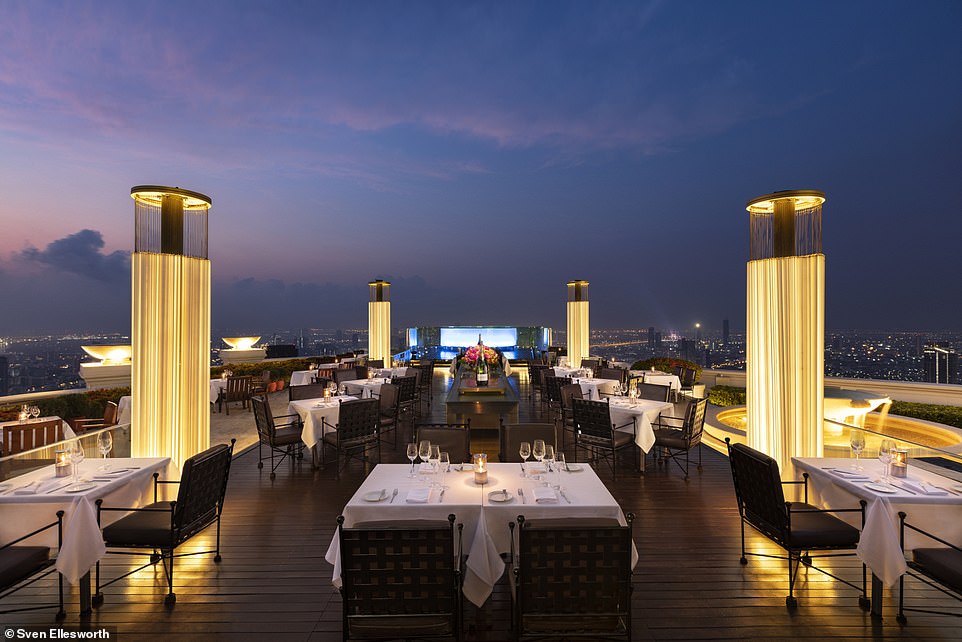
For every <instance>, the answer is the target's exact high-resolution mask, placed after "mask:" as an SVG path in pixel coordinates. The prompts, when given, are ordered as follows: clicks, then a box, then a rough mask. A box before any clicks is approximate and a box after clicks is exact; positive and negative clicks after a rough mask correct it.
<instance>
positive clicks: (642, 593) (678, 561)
mask: <svg viewBox="0 0 962 642" xmlns="http://www.w3.org/2000/svg"><path fill="white" fill-rule="evenodd" d="M446 381H448V380H446V379H445V377H444V376H443V374H442V373H441V371H440V370H438V371H437V372H436V374H435V391H434V405H433V407H432V408H431V410H430V412H426V413H425V419H430V420H432V421H443V420H444V407H443V399H444V395H443V388H444V385H445V382H446ZM521 393H522V401H521V420H522V421H526V420H529V421H535V420H539V419H541V413H540V407H539V404H537V403H534V402H532V401H531V400H530V399H529V397H528V390H527V387H526V384H525V383H524V379H523V378H522V384H521ZM253 421H254V419H253V416H250V422H251V424H252V425H253ZM408 434H409V433H408ZM405 436H407V435H405V434H402V436H401V438H400V439H399V447H398V451H397V452H394V451H392V450H391V449H390V448H385V449H384V450H383V456H384V461H386V462H397V463H401V462H403V463H407V459H406V458H405V456H404V446H403V444H404V443H405V439H404V437H405ZM480 438H481V439H482V440H483V441H481V442H479V443H480V444H482V445H483V446H484V448H485V450H487V451H488V452H489V453H490V454H494V453H496V452H497V437H496V434H494V433H490V434H488V435H487V436H481V437H480ZM704 459H705V466H704V470H703V471H702V472H701V473H698V472H695V471H693V474H692V478H691V480H690V481H689V482H687V483H686V482H685V481H684V480H683V478H682V475H681V473H679V471H678V470H677V469H674V470H672V469H666V468H663V467H655V466H654V465H653V464H652V463H651V459H649V460H648V463H649V470H648V472H647V473H646V474H645V475H644V476H641V475H637V474H634V475H633V474H630V473H629V472H628V471H627V463H626V464H625V466H623V467H622V469H621V470H620V471H619V477H618V482H617V483H616V484H615V483H612V482H611V475H610V472H609V471H608V470H606V469H605V467H602V468H601V469H600V470H599V474H600V475H601V477H602V479H603V480H605V481H606V483H608V486H609V489H610V490H611V492H612V494H613V495H614V496H615V498H616V499H617V500H618V501H619V503H620V504H621V506H622V507H623V509H624V510H625V511H631V512H633V513H635V516H636V519H635V529H634V536H635V542H636V545H637V548H638V552H639V563H638V566H637V567H636V568H635V573H634V579H633V585H634V596H633V619H634V621H633V626H634V630H635V636H634V638H635V639H636V640H695V639H739V640H741V639H754V640H773V639H792V640H802V639H812V640H824V639H832V638H844V639H847V640H848V639H881V638H883V637H884V638H886V639H905V640H951V639H962V629H960V628H959V624H958V620H957V619H956V618H947V617H938V616H927V615H924V614H912V617H911V619H910V622H909V624H908V626H907V627H905V628H902V627H900V626H899V625H898V624H897V623H896V622H895V604H894V599H895V596H894V595H893V594H892V593H891V592H888V593H887V596H886V601H885V617H884V619H883V620H882V621H873V620H872V618H871V617H870V616H869V615H868V614H866V613H863V612H862V611H861V610H859V608H858V603H857V597H856V595H855V593H854V592H852V591H850V590H847V589H846V590H842V589H844V587H842V588H839V587H838V586H837V585H836V584H834V583H832V582H831V580H829V579H828V578H825V577H824V576H822V575H821V574H819V573H815V572H812V573H811V574H808V575H806V574H805V572H804V571H802V572H801V575H800V582H799V585H798V587H799V591H798V597H799V608H798V610H797V611H796V612H794V613H791V612H789V611H787V610H786V608H785V595H786V594H787V578H786V571H785V564H784V562H779V561H775V560H767V561H766V560H758V559H752V560H751V561H750V562H749V564H748V566H745V567H743V566H741V565H740V564H739V562H738V559H739V551H740V549H739V523H738V515H737V511H736V508H735V500H734V495H733V491H732V483H731V474H730V471H729V468H728V462H727V460H726V459H725V458H724V457H723V456H721V455H719V454H718V453H715V452H713V451H710V450H706V451H705V455H704ZM309 461H310V460H309V458H305V459H304V460H303V461H302V462H298V463H296V464H294V465H288V464H286V463H285V464H283V465H282V466H281V467H280V468H279V469H278V471H277V478H276V480H274V481H273V482H271V480H270V479H269V477H268V469H267V468H265V469H264V470H258V468H257V449H256V447H255V448H254V449H253V450H252V451H248V452H247V453H245V454H242V455H240V456H239V457H237V458H236V460H235V462H234V465H233V468H232V470H231V481H230V488H229V491H228V497H227V503H226V506H225V513H224V520H225V521H224V531H223V538H222V553H223V562H221V563H220V564H219V565H218V564H214V563H213V561H211V559H210V558H209V557H208V556H197V557H187V558H182V559H179V560H178V562H177V564H178V566H177V573H176V581H177V586H176V587H175V591H176V592H177V596H178V597H177V604H176V606H175V607H174V608H173V610H171V611H168V610H167V609H166V608H165V607H164V604H163V599H164V595H165V594H166V586H165V583H164V575H163V571H162V569H160V568H156V569H148V570H144V571H141V572H139V573H137V574H135V575H134V576H132V577H130V578H127V579H126V580H123V581H121V582H118V583H117V584H115V585H113V586H111V587H109V588H108V589H107V593H106V600H105V602H104V604H103V605H102V606H100V607H99V608H97V609H95V610H94V613H93V614H92V615H91V616H90V617H89V618H87V619H84V620H82V619H81V618H80V617H79V615H78V613H77V606H76V604H77V594H76V591H75V590H71V593H70V594H69V596H68V597H69V600H70V604H69V607H68V612H69V615H68V618H67V621H66V623H65V625H66V626H68V627H77V626H78V625H82V626H84V627H88V628H91V629H97V628H100V627H104V626H106V627H109V628H110V629H112V630H114V631H116V632H119V633H120V634H121V635H120V637H119V639H120V640H139V639H151V640H167V639H176V640H217V639H223V640H272V641H274V640H318V641H321V640H324V641H327V640H332V641H333V640H340V639H341V603H340V598H339V596H338V593H337V591H336V589H334V588H333V587H332V586H331V582H330V580H331V570H332V569H331V567H330V565H328V564H327V562H325V561H324V554H325V552H326V551H327V547H328V544H329V543H330V541H331V538H332V537H333V535H334V532H335V519H336V518H337V516H338V514H339V512H340V509H341V507H342V506H343V505H344V504H345V503H346V502H347V500H348V499H349V498H350V497H351V495H352V494H353V493H354V491H355V489H356V488H357V487H358V485H359V484H360V483H361V481H362V479H363V476H364V471H363V469H362V467H361V465H360V464H357V463H352V464H351V465H350V466H349V468H348V469H346V471H345V472H343V473H342V475H341V481H340V482H337V481H335V480H334V471H333V470H330V469H329V470H325V471H312V470H311V469H310V464H309ZM622 471H624V474H622ZM6 518H7V517H6V516H4V519H6ZM213 537H214V531H213V530H209V531H207V532H205V533H203V534H201V535H200V536H198V537H196V538H194V540H191V542H190V543H189V544H190V546H184V547H182V548H184V549H185V550H184V551H183V552H188V551H187V550H186V549H188V548H189V549H190V550H203V549H204V548H209V547H210V544H211V541H212V539H213ZM749 542H750V547H751V549H752V550H755V551H763V550H767V551H768V552H773V553H774V552H776V551H775V548H774V546H773V545H771V544H770V542H769V541H768V540H767V539H765V538H763V537H761V536H758V535H756V534H754V533H749ZM104 568H105V570H104V574H105V576H106V577H108V578H110V577H115V576H116V575H119V574H121V572H122V571H123V570H124V569H126V568H132V566H128V561H127V560H125V559H122V558H119V557H116V558H115V557H110V558H109V559H108V561H107V563H106V564H105V565H104ZM835 569H836V570H837V571H838V572H840V573H841V574H842V575H844V576H845V577H848V578H851V579H855V578H857V577H858V576H859V573H860V569H861V566H860V565H858V564H857V562H856V561H855V560H854V559H852V558H849V559H845V558H842V560H840V561H838V562H837V563H836V564H835ZM908 586H909V587H910V590H911V591H912V593H913V599H914V600H915V601H918V600H919V599H927V600H930V601H931V602H932V603H933V604H935V603H938V604H939V605H940V606H942V607H946V608H949V607H951V606H952V604H953V603H952V601H951V600H948V599H946V598H943V597H940V594H938V593H937V592H935V591H933V590H931V589H927V588H925V587H924V586H921V585H919V584H918V583H916V582H912V581H910V582H909V583H908ZM55 590H56V584H55V583H53V582H51V581H44V582H41V583H38V585H37V587H36V588H31V589H28V590H25V591H22V592H21V593H19V594H17V595H15V596H13V598H8V599H7V600H5V601H4V603H3V604H2V606H7V605H8V604H9V605H12V604H14V603H18V602H22V601H24V600H29V599H30V597H31V596H36V595H38V594H41V593H46V594H47V595H53V594H54V592H55ZM509 613H510V597H509V593H508V590H507V586H506V584H505V583H504V580H503V579H502V583H501V584H500V585H499V586H498V587H497V588H496V590H495V592H494V594H493V595H492V596H491V599H490V600H489V601H488V603H487V604H485V606H484V608H482V609H476V608H474V607H472V606H470V604H467V606H466V626H467V630H466V639H468V640H508V639H510V637H511V636H510V630H509ZM0 623H2V624H4V625H44V626H52V625H54V613H53V610H49V611H37V612H33V613H27V614H10V615H3V616H0Z"/></svg>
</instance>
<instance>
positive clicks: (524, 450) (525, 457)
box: [518, 441, 531, 477]
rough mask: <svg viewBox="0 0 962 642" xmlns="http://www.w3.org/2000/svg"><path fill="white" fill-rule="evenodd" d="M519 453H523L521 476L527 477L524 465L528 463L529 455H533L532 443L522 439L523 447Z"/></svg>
mask: <svg viewBox="0 0 962 642" xmlns="http://www.w3.org/2000/svg"><path fill="white" fill-rule="evenodd" d="M518 454H519V455H521V476H522V477H525V476H526V473H525V472H524V465H525V464H527V463H528V457H530V456H531V444H530V443H528V442H526V441H522V442H521V447H520V448H519V450H518Z"/></svg>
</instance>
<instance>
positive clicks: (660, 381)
mask: <svg viewBox="0 0 962 642" xmlns="http://www.w3.org/2000/svg"><path fill="white" fill-rule="evenodd" d="M629 374H630V375H631V376H632V377H643V380H644V382H645V383H653V384H656V385H659V386H669V387H670V388H671V391H672V392H673V393H677V392H678V391H679V390H681V379H680V378H679V377H678V375H675V374H669V373H667V372H661V371H659V370H631V371H629Z"/></svg>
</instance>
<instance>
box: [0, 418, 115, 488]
mask: <svg viewBox="0 0 962 642" xmlns="http://www.w3.org/2000/svg"><path fill="white" fill-rule="evenodd" d="M102 432H110V433H111V435H112V437H113V448H112V449H111V455H110V456H111V457H130V424H118V425H116V426H110V427H108V428H101V429H100V430H91V431H89V432H85V433H83V434H81V435H78V436H76V437H73V438H71V439H64V440H63V441H57V442H54V443H51V444H47V445H45V446H41V447H39V448H34V449H32V450H25V451H23V452H18V453H16V454H14V455H8V456H7V457H0V481H7V480H8V479H13V478H15V477H19V476H20V475H24V474H26V473H29V472H30V471H33V470H37V469H38V468H43V467H44V466H49V465H51V464H53V463H54V462H55V461H56V452H57V451H58V450H67V449H69V447H70V446H71V445H72V444H73V442H77V441H79V442H80V443H81V444H82V445H83V449H84V457H85V458H86V459H95V458H99V457H100V456H101V455H100V450H99V449H98V447H97V437H98V436H99V435H100V433H102Z"/></svg>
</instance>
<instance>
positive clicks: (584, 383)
mask: <svg viewBox="0 0 962 642" xmlns="http://www.w3.org/2000/svg"><path fill="white" fill-rule="evenodd" d="M571 383H576V384H578V385H579V386H581V394H583V395H585V399H591V400H592V401H600V400H601V393H604V394H606V395H616V394H618V392H619V386H620V385H621V382H620V381H617V380H615V379H597V378H594V377H592V378H590V379H589V378H587V377H572V378H571Z"/></svg>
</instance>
